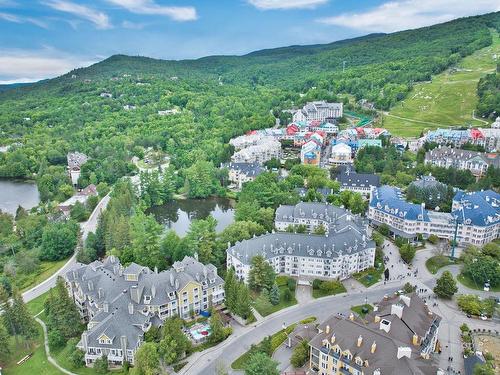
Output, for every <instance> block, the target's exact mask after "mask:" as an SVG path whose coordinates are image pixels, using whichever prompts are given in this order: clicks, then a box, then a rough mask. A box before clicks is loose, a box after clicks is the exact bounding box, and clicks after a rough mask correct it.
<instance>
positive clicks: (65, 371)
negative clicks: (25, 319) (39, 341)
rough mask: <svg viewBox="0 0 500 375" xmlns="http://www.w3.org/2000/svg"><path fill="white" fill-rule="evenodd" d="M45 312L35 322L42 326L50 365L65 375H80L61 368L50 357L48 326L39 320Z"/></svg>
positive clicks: (36, 317)
mask: <svg viewBox="0 0 500 375" xmlns="http://www.w3.org/2000/svg"><path fill="white" fill-rule="evenodd" d="M42 312H43V310H42V311H40V312H39V313H38V314H37V315H36V316H35V320H36V321H37V322H38V324H40V325H41V326H42V329H43V344H44V346H45V353H46V354H47V359H48V360H49V362H50V363H52V364H53V365H54V366H55V367H56V368H57V369H58V370H59V371H61V372H63V373H65V374H68V375H78V374H75V373H74V372H71V371H68V370H66V369H65V368H64V367H61V366H59V364H58V363H57V362H56V360H55V359H54V358H52V356H51V355H50V348H49V339H48V337H49V336H48V333H47V326H46V325H45V323H44V322H43V320H42V319H40V318H38V315H40V314H41V313H42Z"/></svg>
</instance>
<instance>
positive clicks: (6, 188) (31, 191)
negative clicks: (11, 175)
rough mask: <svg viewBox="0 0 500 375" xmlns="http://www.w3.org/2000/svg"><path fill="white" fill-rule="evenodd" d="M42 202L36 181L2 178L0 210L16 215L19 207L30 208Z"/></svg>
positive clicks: (0, 182)
mask: <svg viewBox="0 0 500 375" xmlns="http://www.w3.org/2000/svg"><path fill="white" fill-rule="evenodd" d="M39 202H40V195H39V194H38V189H37V187H36V184H35V183H32V182H25V181H12V180H1V179H0V210H2V211H3V212H8V213H9V214H12V215H15V213H16V210H17V207H18V206H22V207H24V208H25V209H27V210H29V209H30V208H33V207H35V206H36V205H38V203H39Z"/></svg>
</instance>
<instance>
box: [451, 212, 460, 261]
mask: <svg viewBox="0 0 500 375" xmlns="http://www.w3.org/2000/svg"><path fill="white" fill-rule="evenodd" d="M457 232H458V216H455V232H454V234H453V242H452V244H451V256H450V257H451V259H455V247H456V246H457Z"/></svg>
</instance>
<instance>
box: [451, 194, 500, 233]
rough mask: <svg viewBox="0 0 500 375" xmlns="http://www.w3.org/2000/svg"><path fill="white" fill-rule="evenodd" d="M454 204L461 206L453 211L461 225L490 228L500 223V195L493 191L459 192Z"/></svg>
mask: <svg viewBox="0 0 500 375" xmlns="http://www.w3.org/2000/svg"><path fill="white" fill-rule="evenodd" d="M453 203H454V205H456V204H459V205H460V207H459V208H458V209H455V210H454V211H452V214H453V215H454V216H455V217H456V218H457V219H458V220H459V222H460V223H464V224H473V225H477V226H488V225H494V224H497V223H498V222H500V194H498V193H497V192H495V191H493V190H484V191H476V192H471V193H467V192H464V191H459V192H458V193H457V194H455V197H454V198H453Z"/></svg>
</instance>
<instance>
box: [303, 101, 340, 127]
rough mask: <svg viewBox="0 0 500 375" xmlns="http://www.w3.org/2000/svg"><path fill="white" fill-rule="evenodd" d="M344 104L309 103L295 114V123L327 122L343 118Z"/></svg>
mask: <svg viewBox="0 0 500 375" xmlns="http://www.w3.org/2000/svg"><path fill="white" fill-rule="evenodd" d="M343 114H344V113H343V103H327V102H326V101H324V100H322V101H316V102H309V103H307V104H306V105H305V106H304V107H303V108H302V109H299V110H298V111H297V112H295V113H294V114H293V121H313V120H317V121H321V122H323V121H325V120H327V119H336V118H340V117H342V116H343Z"/></svg>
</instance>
